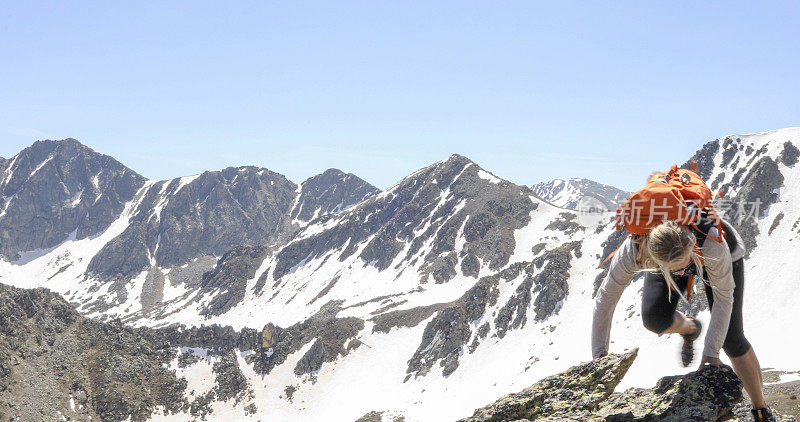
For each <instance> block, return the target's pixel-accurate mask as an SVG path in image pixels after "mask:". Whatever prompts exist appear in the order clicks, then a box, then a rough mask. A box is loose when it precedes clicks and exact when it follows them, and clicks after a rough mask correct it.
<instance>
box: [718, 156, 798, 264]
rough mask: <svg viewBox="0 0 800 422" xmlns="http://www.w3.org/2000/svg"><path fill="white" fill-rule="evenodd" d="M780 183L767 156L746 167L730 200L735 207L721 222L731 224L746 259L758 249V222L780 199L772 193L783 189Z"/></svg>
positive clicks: (778, 173)
mask: <svg viewBox="0 0 800 422" xmlns="http://www.w3.org/2000/svg"><path fill="white" fill-rule="evenodd" d="M783 179H784V178H783V174H782V173H781V172H780V169H779V168H778V165H777V164H776V163H775V161H774V160H773V159H771V158H770V157H767V156H764V157H761V158H760V159H759V160H758V161H756V162H755V164H754V165H753V166H752V167H748V170H747V174H746V175H745V177H744V179H743V180H742V181H741V185H740V186H738V190H737V192H736V195H735V196H734V197H733V198H732V204H733V205H734V206H732V207H730V212H728V213H726V214H725V215H724V217H723V218H725V219H726V220H728V221H730V222H731V224H732V225H733V226H734V228H735V229H736V230H737V231H738V232H739V235H741V237H742V240H744V245H745V249H746V252H745V257H749V256H750V253H751V252H752V251H753V250H754V249H755V248H756V246H757V243H756V237H757V236H758V234H759V229H758V224H757V223H758V219H759V218H761V217H763V216H764V215H766V213H767V209H768V208H769V206H770V205H772V204H773V203H776V202H778V201H779V199H780V198H779V196H778V194H777V193H775V190H776V189H778V188H780V187H781V186H782V185H783ZM726 186H727V185H726Z"/></svg>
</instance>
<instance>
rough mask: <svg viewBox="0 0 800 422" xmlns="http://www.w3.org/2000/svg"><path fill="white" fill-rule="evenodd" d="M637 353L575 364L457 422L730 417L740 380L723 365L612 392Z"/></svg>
mask: <svg viewBox="0 0 800 422" xmlns="http://www.w3.org/2000/svg"><path fill="white" fill-rule="evenodd" d="M636 354H637V351H636V350H634V351H632V352H630V353H626V354H622V355H615V354H611V355H608V356H605V357H603V358H600V359H595V360H594V361H592V362H587V363H583V364H581V365H578V366H574V367H572V368H570V369H569V370H567V371H566V372H563V373H561V374H558V375H554V376H551V377H548V378H545V379H543V380H542V381H539V382H537V383H536V384H534V385H532V386H531V387H529V388H527V389H525V390H523V391H521V392H519V393H515V394H509V395H507V396H505V397H502V398H501V399H500V400H498V401H497V402H495V403H493V404H490V405H488V406H486V407H483V408H480V409H478V410H476V411H475V413H474V414H473V415H472V416H471V417H469V418H465V419H462V420H461V422H478V421H480V422H484V421H531V420H537V421H538V420H541V421H630V422H634V421H642V422H643V421H672V422H688V421H697V422H701V421H702V422H708V421H721V420H726V419H729V418H731V417H732V416H733V409H734V406H735V405H736V404H737V403H738V402H740V401H741V400H742V384H741V381H739V378H737V377H736V374H734V373H733V370H732V369H731V368H730V367H727V366H724V365H723V366H721V367H719V368H715V367H708V368H703V369H701V370H699V371H696V372H691V373H689V374H687V375H684V376H671V377H665V378H662V379H661V380H659V381H658V383H657V384H656V386H655V387H654V388H651V389H629V390H627V391H625V392H624V393H613V391H614V388H615V387H616V386H617V384H619V382H620V381H621V380H622V378H623V377H624V376H625V373H626V372H627V370H628V368H629V367H630V365H631V364H632V363H633V360H634V359H635V358H636Z"/></svg>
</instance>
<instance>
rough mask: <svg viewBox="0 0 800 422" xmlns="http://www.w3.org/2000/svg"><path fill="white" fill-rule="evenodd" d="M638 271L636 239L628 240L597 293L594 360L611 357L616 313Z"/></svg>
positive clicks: (594, 318)
mask: <svg viewBox="0 0 800 422" xmlns="http://www.w3.org/2000/svg"><path fill="white" fill-rule="evenodd" d="M638 269H639V266H638V265H636V247H635V244H634V242H633V239H632V238H630V237H628V238H626V239H625V241H624V242H622V245H621V246H620V247H619V250H617V253H616V254H615V255H614V257H612V258H611V264H610V265H609V267H608V274H607V275H606V278H605V279H604V280H603V284H602V285H601V286H600V288H599V289H598V290H597V296H596V297H595V301H594V314H593V316H592V358H598V357H600V356H603V355H605V354H606V353H608V342H609V337H610V335H611V322H612V319H613V317H614V309H615V308H616V307H617V302H619V298H620V297H621V296H622V292H623V291H624V290H625V288H626V287H628V284H630V282H631V279H632V278H633V275H634V274H635V273H636V271H637V270H638Z"/></svg>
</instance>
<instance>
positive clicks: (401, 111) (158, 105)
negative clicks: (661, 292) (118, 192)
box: [0, 1, 800, 190]
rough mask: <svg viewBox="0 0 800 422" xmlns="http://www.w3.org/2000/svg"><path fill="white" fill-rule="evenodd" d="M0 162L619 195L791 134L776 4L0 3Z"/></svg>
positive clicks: (798, 105) (794, 30)
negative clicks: (333, 174)
mask: <svg viewBox="0 0 800 422" xmlns="http://www.w3.org/2000/svg"><path fill="white" fill-rule="evenodd" d="M0 5H2V8H1V9H0V57H2V58H3V62H4V65H3V66H1V67H0V156H2V157H5V158H9V157H11V156H13V155H14V154H16V153H17V152H19V151H20V150H21V149H23V148H25V147H27V146H29V145H31V144H32V143H33V142H34V141H36V140H37V139H63V138H68V137H72V138H76V139H78V140H79V141H80V142H82V143H84V144H86V145H88V146H89V147H91V148H93V149H94V150H96V151H97V152H100V153H103V154H108V155H111V156H113V157H114V158H116V159H117V160H119V161H120V162H122V163H123V164H125V165H126V166H128V167H130V168H131V169H133V170H135V171H137V172H138V173H140V174H142V175H143V176H145V177H147V178H150V179H170V178H174V177H180V176H186V175H191V174H196V173H200V172H202V171H205V170H219V169H222V168H224V167H227V166H240V165H256V166H259V167H266V168H269V169H270V170H273V171H276V172H278V173H281V174H284V175H286V176H287V177H288V178H289V179H291V180H292V181H294V182H296V183H300V182H302V181H303V180H305V179H306V178H308V177H310V176H313V175H314V174H318V173H320V172H322V171H324V170H325V169H327V168H331V167H334V168H338V169H341V170H343V171H345V172H351V173H354V174H356V175H357V176H359V177H361V178H363V179H364V180H366V181H368V182H369V183H371V184H373V185H375V186H376V187H378V188H381V189H385V188H387V187H389V186H391V185H393V184H394V183H396V182H397V181H399V180H400V179H402V178H403V177H405V176H407V175H408V174H410V173H412V172H413V171H415V170H417V169H419V168H421V167H424V166H427V165H429V164H431V163H434V162H436V161H439V160H442V159H444V158H446V157H447V156H449V155H450V154H454V153H457V154H461V155H464V156H466V157H468V158H470V159H471V160H473V161H475V162H476V163H477V164H479V165H480V166H482V167H483V168H485V169H486V170H488V171H491V172H492V173H494V174H496V175H498V176H499V177H502V178H504V179H508V180H510V181H512V182H514V183H517V184H524V185H529V186H530V185H533V184H535V183H537V182H540V181H546V180H551V179H555V178H562V179H563V178H571V177H582V178H588V179H592V180H595V181H598V182H601V183H606V184H610V185H613V186H616V187H619V188H621V189H626V190H635V189H636V188H638V187H639V186H640V185H641V184H642V183H643V182H644V180H645V179H646V177H647V176H648V175H649V174H650V172H652V171H655V170H659V169H663V168H666V167H668V166H669V164H671V163H673V162H674V163H678V164H681V163H683V162H684V161H685V160H686V159H687V158H689V157H690V156H691V155H692V154H693V153H694V152H695V151H696V150H697V149H699V148H700V147H701V146H702V145H703V144H704V143H706V142H708V141H711V140H714V139H716V138H721V137H723V136H725V135H729V134H742V133H753V132H762V131H769V130H774V129H780V128H784V127H791V126H800V78H798V77H797V74H798V69H800V55H798V54H797V45H798V44H800V28H799V27H798V25H796V22H797V21H798V18H800V5H798V4H797V3H794V2H770V3H768V4H753V3H751V2H729V3H726V4H703V5H695V4H675V3H666V2H663V3H656V2H647V3H642V2H632V1H631V2H619V3H614V4H611V5H609V4H597V3H592V2H558V3H557V4H556V3H552V2H550V3H535V2H514V1H512V2H503V3H473V2H469V3H467V2H463V3H454V2H366V1H365V2H336V3H332V2H302V3H299V2H291V3H289V2H235V3H230V4H221V3H218V2H169V3H166V2H159V3H108V4H106V3H90V2H71V3H59V2H37V3H32V2H24V3H22V2H5V1H2V2H0Z"/></svg>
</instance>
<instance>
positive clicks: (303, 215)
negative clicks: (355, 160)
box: [290, 169, 380, 221]
mask: <svg viewBox="0 0 800 422" xmlns="http://www.w3.org/2000/svg"><path fill="white" fill-rule="evenodd" d="M378 192H380V190H379V189H378V188H376V187H375V186H372V185H370V184H369V183H367V182H365V181H364V180H362V179H361V178H359V177H358V176H356V175H354V174H352V173H347V174H345V173H344V172H342V171H341V170H338V169H328V170H325V172H324V173H322V174H318V175H316V176H314V177H311V178H309V179H307V180H306V181H305V182H303V183H302V184H301V185H300V195H299V196H298V198H297V202H296V204H295V206H294V208H292V211H291V215H290V217H291V218H292V219H297V220H300V221H311V220H313V219H314V218H316V217H318V216H321V215H325V214H333V213H337V212H339V211H342V210H345V209H347V208H349V207H350V206H352V205H354V204H357V203H359V202H361V201H363V200H365V199H367V198H369V197H370V196H372V195H374V194H376V193H378Z"/></svg>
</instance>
